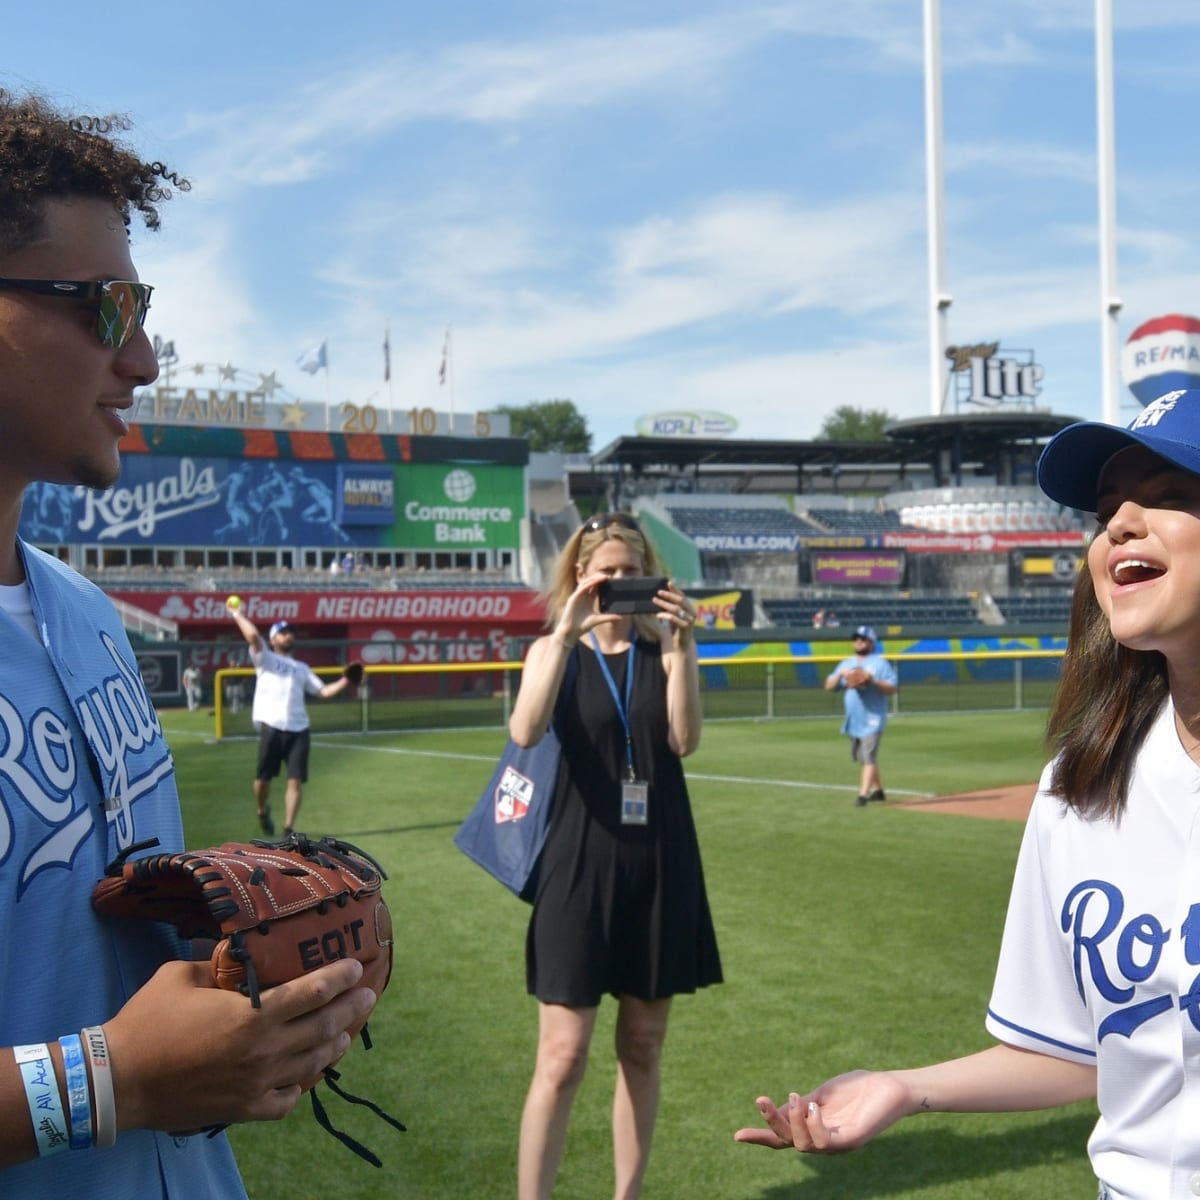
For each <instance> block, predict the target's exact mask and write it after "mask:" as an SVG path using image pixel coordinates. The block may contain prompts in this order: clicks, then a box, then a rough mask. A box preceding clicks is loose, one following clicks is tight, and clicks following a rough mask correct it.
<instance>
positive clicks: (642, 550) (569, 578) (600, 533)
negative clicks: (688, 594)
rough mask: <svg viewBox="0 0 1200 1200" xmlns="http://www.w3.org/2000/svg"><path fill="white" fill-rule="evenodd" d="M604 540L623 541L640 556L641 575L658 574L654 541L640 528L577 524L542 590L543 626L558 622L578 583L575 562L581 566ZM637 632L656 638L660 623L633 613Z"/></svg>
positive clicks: (548, 627)
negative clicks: (543, 605) (548, 582)
mask: <svg viewBox="0 0 1200 1200" xmlns="http://www.w3.org/2000/svg"><path fill="white" fill-rule="evenodd" d="M605 542H624V543H625V545H627V546H628V547H629V548H630V549H631V550H632V551H633V552H634V553H635V554H638V555H640V556H641V560H642V572H643V574H645V575H662V574H663V573H664V572H663V569H662V566H661V564H660V563H659V560H658V552H657V551H656V550H655V549H654V544H653V543H652V542H651V541H650V539H649V538H648V537H647V536H646V535H645V533H643V532H642V531H641V530H640V529H628V528H626V527H625V526H624V525H618V524H615V523H614V524H612V525H605V526H604V527H603V528H602V529H595V530H591V531H589V530H588V528H587V525H586V524H584V525H580V527H579V528H578V529H577V530H575V532H574V533H573V534H571V536H570V537H569V538H568V539H567V544H566V545H565V546H564V547H563V550H562V553H561V554H560V555H559V556H558V562H557V563H555V566H554V575H553V577H552V578H551V580H550V586H549V587H548V588H547V589H546V591H545V593H544V594H543V599H544V600H545V602H546V628H547V629H553V628H554V626H555V625H557V624H558V620H559V618H560V617H561V616H562V614H563V610H564V609H565V608H566V606H567V601H568V600H569V599H570V598H571V593H572V592H573V591H574V590H575V589H576V588H577V587H578V586H579V580H578V579H577V578H576V575H575V568H576V566H582V567H583V568H584V569H585V573H586V568H587V565H588V563H589V562H590V561H591V557H592V555H593V554H595V553H596V551H597V550H598V549H599V548H600V547H601V546H602V545H603V544H604V543H605ZM633 623H634V626H635V627H636V628H637V631H638V636H639V637H643V638H646V639H648V640H650V641H655V642H656V641H658V639H659V637H660V636H661V633H662V627H661V625H660V623H659V621H658V620H657V618H655V617H652V616H643V615H640V614H639V615H637V616H635V617H634V618H633Z"/></svg>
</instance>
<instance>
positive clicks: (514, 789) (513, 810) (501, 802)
mask: <svg viewBox="0 0 1200 1200" xmlns="http://www.w3.org/2000/svg"><path fill="white" fill-rule="evenodd" d="M495 795H496V800H495V813H496V824H497V825H502V824H503V823H504V822H505V821H519V820H520V819H521V818H522V817H523V816H525V814H526V813H527V812H529V806H530V805H531V804H532V803H533V780H532V779H530V778H529V777H528V776H527V775H522V774H521V772H520V771H518V770H515V769H514V768H513V767H511V766H509V767H505V768H504V774H503V775H501V776H500V782H499V783H498V784H496V793H495Z"/></svg>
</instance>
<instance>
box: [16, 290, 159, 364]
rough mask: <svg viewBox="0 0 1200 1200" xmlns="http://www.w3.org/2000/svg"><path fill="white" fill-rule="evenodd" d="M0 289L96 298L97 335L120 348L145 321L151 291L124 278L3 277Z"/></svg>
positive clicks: (65, 296) (108, 344) (108, 345)
mask: <svg viewBox="0 0 1200 1200" xmlns="http://www.w3.org/2000/svg"><path fill="white" fill-rule="evenodd" d="M0 288H8V289H9V290H10V291H14V292H32V293H33V294H34V295H35V296H58V297H62V298H65V299H67V300H96V301H98V309H97V313H96V336H97V337H98V338H99V339H100V342H101V345H104V346H107V347H108V348H109V349H110V350H119V349H120V348H121V347H122V346H124V345H125V343H126V342H128V341H129V339H130V338H131V337H133V335H134V334H135V333H137V331H138V330H139V329H141V327H142V326H143V325H144V324H145V321H146V312H147V311H148V309H149V308H150V293H151V292H152V291H154V289H153V288H152V287H151V286H150V285H149V284H146V283H131V282H130V281H129V280H127V279H106V280H103V281H101V282H95V281H87V280H79V279H3V278H0Z"/></svg>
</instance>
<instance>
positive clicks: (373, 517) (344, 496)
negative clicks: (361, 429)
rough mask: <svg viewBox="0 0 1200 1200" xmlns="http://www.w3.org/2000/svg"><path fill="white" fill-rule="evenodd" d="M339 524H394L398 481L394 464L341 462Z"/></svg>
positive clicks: (338, 506)
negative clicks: (393, 468) (392, 465)
mask: <svg viewBox="0 0 1200 1200" xmlns="http://www.w3.org/2000/svg"><path fill="white" fill-rule="evenodd" d="M337 497H338V503H337V522H338V524H339V525H391V524H392V523H393V522H394V521H395V519H396V480H395V472H394V471H393V470H392V468H391V467H390V466H384V465H380V466H368V465H367V464H364V463H340V464H339V465H338V469H337Z"/></svg>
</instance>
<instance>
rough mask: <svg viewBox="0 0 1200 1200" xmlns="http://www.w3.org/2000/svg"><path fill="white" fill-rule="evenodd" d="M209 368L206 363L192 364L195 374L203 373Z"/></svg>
mask: <svg viewBox="0 0 1200 1200" xmlns="http://www.w3.org/2000/svg"><path fill="white" fill-rule="evenodd" d="M207 370H208V367H207V365H206V364H205V363H193V365H192V374H193V375H203V374H204V372H205V371H207Z"/></svg>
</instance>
